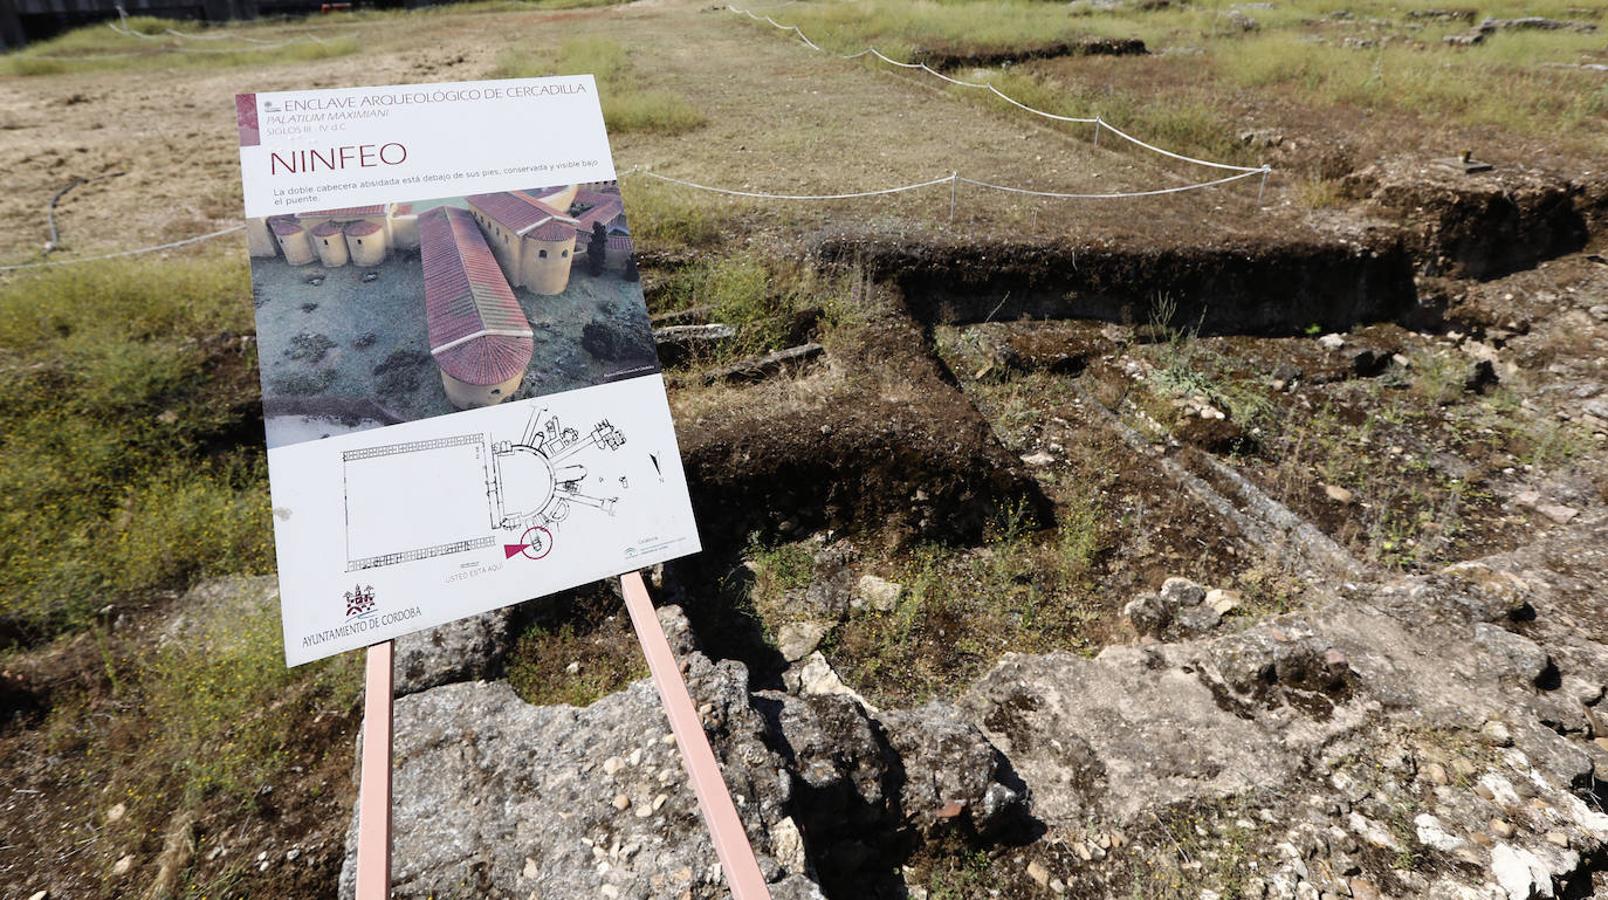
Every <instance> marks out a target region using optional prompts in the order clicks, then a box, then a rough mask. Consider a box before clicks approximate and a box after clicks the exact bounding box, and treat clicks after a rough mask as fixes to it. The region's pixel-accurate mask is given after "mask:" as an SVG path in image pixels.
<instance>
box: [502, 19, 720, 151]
mask: <svg viewBox="0 0 1608 900" xmlns="http://www.w3.org/2000/svg"><path fill="white" fill-rule="evenodd" d="M492 74H493V75H494V76H495V77H498V78H529V77H535V76H540V75H588V74H589V75H593V76H596V78H597V88H598V96H599V99H600V100H602V102H603V121H604V124H606V125H607V126H608V128H609V131H611V132H614V133H616V134H620V133H627V132H634V131H637V132H650V133H653V134H681V133H682V132H685V131H691V130H692V129H694V128H697V127H698V126H700V125H702V124H703V123H704V115H703V113H702V112H699V111H698V109H697V108H696V107H694V106H693V105H692V104H691V103H689V102H688V101H687V99H686V98H685V97H682V96H681V95H680V94H675V93H672V92H670V91H664V90H659V89H657V88H651V87H647V86H646V82H645V81H644V80H643V79H642V78H641V77H640V76H639V75H638V74H637V73H636V71H635V69H634V67H633V66H632V65H631V62H630V59H629V54H628V53H627V52H626V49H625V47H624V46H622V45H621V44H619V43H617V42H615V41H611V40H608V39H606V38H574V39H571V40H568V41H565V42H564V43H562V44H560V45H559V46H558V49H557V50H556V52H555V51H549V50H532V49H525V48H518V49H509V50H505V51H503V52H502V53H501V54H500V55H499V56H498V57H497V68H496V69H495V70H494V71H493V73H492Z"/></svg>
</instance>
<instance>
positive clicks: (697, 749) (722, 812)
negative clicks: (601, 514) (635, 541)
mask: <svg viewBox="0 0 1608 900" xmlns="http://www.w3.org/2000/svg"><path fill="white" fill-rule="evenodd" d="M620 586H621V587H622V588H623V589H624V591H625V608H626V610H627V611H628V612H630V614H631V625H632V626H633V627H634V628H636V634H637V640H638V641H639V642H640V643H641V644H642V654H643V655H644V656H646V657H647V659H648V671H650V672H652V673H653V683H654V685H655V686H656V687H657V688H658V689H659V701H660V702H661V703H663V704H664V711H665V714H666V715H667V716H669V718H670V731H671V732H672V733H673V734H675V736H676V744H677V746H679V747H680V748H681V759H682V762H684V763H685V764H686V767H687V779H688V780H689V781H691V782H692V791H693V793H694V794H696V795H697V797H698V809H699V810H701V811H702V812H703V817H704V822H705V823H706V824H707V825H708V826H709V837H710V839H711V840H712V841H713V842H714V845H715V854H716V855H717V856H719V857H720V867H721V871H723V872H724V873H725V876H726V886H727V887H729V888H731V896H732V898H733V900H770V890H769V889H768V888H767V887H766V886H765V876H764V875H763V874H761V873H760V871H759V862H758V861H757V860H755V859H754V848H753V847H751V846H749V843H748V833H747V832H745V831H743V823H742V820H741V819H739V818H737V807H736V806H734V805H732V802H731V792H730V791H729V790H727V788H726V782H725V779H723V778H722V777H721V775H720V764H719V763H718V762H716V760H715V751H714V750H713V749H712V748H711V747H710V746H709V738H708V736H707V735H705V734H704V730H703V722H702V721H701V720H700V719H699V718H698V710H697V708H696V707H694V706H693V704H692V697H691V696H690V695H689V694H688V693H687V683H686V681H684V680H683V679H682V677H681V668H680V667H679V666H678V665H676V657H675V654H674V653H672V652H671V650H670V642H669V641H668V640H666V639H665V636H664V629H663V628H661V627H660V626H659V617H658V616H657V615H656V614H655V613H654V611H653V601H652V600H650V599H649V598H648V588H647V585H645V584H643V583H642V575H641V573H639V572H631V573H629V574H626V575H622V576H620ZM359 900H367V898H363V897H361V895H360V897H359Z"/></svg>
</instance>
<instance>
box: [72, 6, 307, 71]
mask: <svg viewBox="0 0 1608 900" xmlns="http://www.w3.org/2000/svg"><path fill="white" fill-rule="evenodd" d="M106 27H107V28H110V29H111V30H113V31H115V32H117V33H118V34H120V35H123V36H124V37H132V38H139V39H140V40H142V41H158V40H161V38H160V37H158V36H157V35H154V34H146V33H145V32H143V31H135V30H134V29H132V28H130V27H128V10H125V9H124V8H123V5H122V4H121V3H119V4H118V5H117V21H116V22H107V23H106ZM162 32H163V34H168V35H171V36H173V37H176V38H179V39H181V40H196V41H227V40H240V41H244V42H246V43H248V44H255V45H256V46H254V47H228V48H223V47H220V48H203V47H166V48H164V49H167V50H172V51H175V52H177V53H254V52H257V51H259V50H277V49H279V48H280V47H288V46H290V45H291V44H301V43H314V44H323V43H325V41H324V40H323V39H322V38H320V37H318V36H317V35H315V34H309V35H306V36H304V37H296V38H289V39H287V40H283V41H265V40H261V39H260V38H254V37H247V36H245V35H234V34H189V33H185V32H183V31H179V30H178V29H176V28H164V29H162ZM131 55H133V54H123V53H106V54H99V55H85V56H77V57H65V56H60V57H51V58H53V59H111V58H114V57H119V56H131Z"/></svg>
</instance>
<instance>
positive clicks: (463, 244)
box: [419, 206, 535, 385]
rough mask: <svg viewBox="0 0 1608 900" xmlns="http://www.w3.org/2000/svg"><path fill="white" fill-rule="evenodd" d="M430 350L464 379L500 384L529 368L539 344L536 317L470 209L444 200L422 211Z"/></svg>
mask: <svg viewBox="0 0 1608 900" xmlns="http://www.w3.org/2000/svg"><path fill="white" fill-rule="evenodd" d="M419 251H420V255H421V256H422V262H423V266H424V305H425V313H426V318H427V319H428V327H429V332H430V352H431V353H432V354H434V356H435V360H436V364H437V365H439V366H440V367H441V371H443V372H445V373H447V374H448V375H450V376H452V377H453V378H456V379H458V380H459V381H462V382H464V383H466V384H477V385H491V384H501V383H502V382H504V381H508V380H509V379H511V378H513V377H514V376H515V375H518V374H520V373H521V372H523V371H525V367H526V366H528V365H530V358H531V354H532V353H533V352H534V350H535V344H534V343H533V342H532V340H531V330H530V321H529V320H528V319H526V318H525V312H524V310H522V309H520V308H519V302H518V301H517V300H515V299H514V292H513V289H512V288H510V287H509V286H508V279H506V278H504V277H503V273H502V268H501V267H500V266H498V265H497V260H496V258H495V257H493V256H492V255H491V248H490V247H488V246H486V239H485V238H484V237H482V236H481V234H480V226H478V225H476V224H475V220H474V218H473V217H472V216H471V215H470V214H469V212H468V210H464V209H459V208H457V207H454V206H439V207H436V208H435V209H432V210H430V211H429V212H426V213H424V214H423V215H421V216H419Z"/></svg>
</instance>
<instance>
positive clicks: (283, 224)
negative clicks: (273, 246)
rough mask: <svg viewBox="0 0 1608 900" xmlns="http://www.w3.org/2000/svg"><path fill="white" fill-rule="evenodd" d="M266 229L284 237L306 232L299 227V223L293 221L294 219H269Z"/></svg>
mask: <svg viewBox="0 0 1608 900" xmlns="http://www.w3.org/2000/svg"><path fill="white" fill-rule="evenodd" d="M268 227H269V228H272V229H273V230H274V234H278V235H285V236H288V235H292V234H296V233H297V232H300V231H306V230H307V229H305V228H303V227H302V226H301V223H299V222H297V221H295V220H294V219H271V220H269V222H268Z"/></svg>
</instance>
